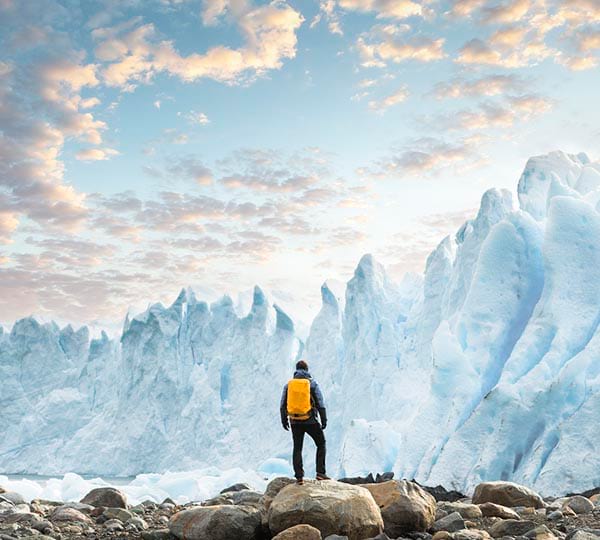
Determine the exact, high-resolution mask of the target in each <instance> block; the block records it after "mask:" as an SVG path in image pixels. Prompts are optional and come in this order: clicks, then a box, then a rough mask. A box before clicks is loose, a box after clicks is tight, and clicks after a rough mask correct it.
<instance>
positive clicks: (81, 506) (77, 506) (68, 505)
mask: <svg viewBox="0 0 600 540" xmlns="http://www.w3.org/2000/svg"><path fill="white" fill-rule="evenodd" d="M57 506H61V507H62V508H74V509H75V510H79V511H80V512H82V513H83V514H89V513H90V512H91V511H92V510H93V509H94V507H93V506H92V505H91V504H83V503H78V502H68V503H65V504H59V505H57Z"/></svg>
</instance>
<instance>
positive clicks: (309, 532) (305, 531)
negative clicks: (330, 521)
mask: <svg viewBox="0 0 600 540" xmlns="http://www.w3.org/2000/svg"><path fill="white" fill-rule="evenodd" d="M322 538H323V537H322V536H321V532H320V531H319V529H315V527H312V526H311V525H306V524H303V525H294V526H293V527H290V528H289V529H286V530H285V531H282V532H280V533H279V534H278V535H277V536H274V537H273V540H321V539H322Z"/></svg>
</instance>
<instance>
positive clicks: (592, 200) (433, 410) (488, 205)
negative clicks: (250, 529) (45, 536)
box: [0, 152, 600, 494]
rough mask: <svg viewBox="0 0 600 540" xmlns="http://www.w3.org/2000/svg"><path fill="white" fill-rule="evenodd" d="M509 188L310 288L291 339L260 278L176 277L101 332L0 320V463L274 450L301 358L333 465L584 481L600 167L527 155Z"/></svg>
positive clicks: (77, 465)
mask: <svg viewBox="0 0 600 540" xmlns="http://www.w3.org/2000/svg"><path fill="white" fill-rule="evenodd" d="M517 192H518V201H517V202H516V204H515V202H514V201H513V198H512V196H511V193H510V192H508V191H505V190H490V191H488V192H486V193H485V194H484V195H483V198H482V201H481V207H480V209H479V212H478V214H477V216H475V217H474V219H472V220H469V221H467V222H466V223H465V224H464V225H463V226H462V227H461V228H460V229H459V230H458V232H457V233H456V235H455V237H454V238H450V237H447V238H445V239H443V240H442V241H441V242H440V244H439V245H438V247H437V248H436V249H435V250H434V251H433V252H432V253H431V255H430V256H429V258H428V260H427V264H426V269H425V272H424V275H423V276H422V277H421V276H412V275H408V276H406V277H405V278H404V280H403V281H402V282H401V283H399V284H397V283H394V282H393V281H392V280H391V279H390V278H389V277H388V276H387V275H386V272H385V270H384V268H383V267H382V266H381V265H380V264H379V263H377V261H375V260H374V259H373V257H371V256H370V255H366V256H365V257H363V258H362V259H361V261H360V263H359V264H358V266H357V268H356V271H355V274H354V277H353V278H352V279H351V280H350V281H349V282H348V284H347V287H346V293H345V298H339V297H337V296H336V294H335V293H334V291H332V290H331V289H330V288H329V287H328V286H327V284H325V285H323V287H322V290H321V294H322V308H321V311H320V312H319V314H318V315H317V316H316V318H315V319H314V321H313V323H312V325H311V328H310V334H309V337H308V340H307V341H306V343H303V342H302V341H301V340H300V339H299V338H298V337H297V336H296V335H295V332H294V323H293V321H292V320H291V319H290V317H288V316H287V315H286V314H285V313H284V312H283V311H282V310H281V309H280V308H278V307H277V306H272V305H270V303H269V302H268V300H267V298H266V296H265V295H264V294H263V292H262V291H261V290H260V289H259V288H256V289H255V291H254V298H253V303H252V307H251V309H250V312H249V313H248V314H247V315H246V316H245V317H240V316H238V315H237V314H236V312H235V310H234V307H233V303H232V301H231V299H230V298H228V297H224V298H223V299H222V300H220V301H219V302H216V303H214V304H212V305H210V306H209V305H207V304H206V303H204V302H200V301H198V300H196V298H195V296H194V294H193V292H192V291H190V290H183V291H182V292H181V294H180V295H179V297H178V298H177V299H176V300H175V302H174V303H173V305H172V306H169V307H164V306H162V305H160V304H156V305H153V306H151V307H150V308H149V309H148V310H147V311H146V312H145V313H143V314H141V315H139V316H137V317H134V318H132V319H126V321H125V324H124V328H123V332H122V335H121V338H120V340H118V341H115V340H111V339H109V338H108V337H107V336H106V335H105V334H103V335H102V336H101V337H100V338H99V339H92V340H91V341H90V338H89V333H88V331H87V329H86V328H85V327H84V328H81V329H79V330H78V331H74V329H73V328H71V327H70V326H67V327H66V328H64V329H60V328H59V327H58V326H57V325H55V324H53V323H49V324H40V323H38V322H37V321H35V320H34V319H32V318H28V319H24V320H21V321H18V322H17V323H16V324H15V325H14V327H13V328H12V331H11V332H4V331H2V332H0V470H2V471H4V472H28V473H44V474H60V473H64V472H65V471H69V470H73V471H77V472H80V473H98V474H111V475H125V474H135V473H140V472H148V471H165V470H185V469H191V468H194V467H199V466H211V465H215V466H219V467H233V466H244V467H253V468H259V469H260V467H261V465H262V464H263V463H265V462H266V461H267V459H268V458H284V459H288V458H289V455H290V450H291V442H290V440H289V439H290V437H289V434H288V433H286V432H284V431H283V430H282V429H281V427H280V425H279V418H278V400H279V396H280V390H281V386H282V385H283V384H284V382H285V381H286V380H287V378H288V377H289V376H290V372H291V369H292V366H293V363H294V361H295V360H296V359H297V358H299V357H301V356H302V357H306V358H307V359H308V361H309V363H310V365H311V368H312V371H313V374H314V375H315V377H316V378H317V379H318V380H319V383H320V385H321V386H322V388H323V391H324V393H325V397H326V400H327V402H328V403H327V405H328V411H329V416H330V422H329V426H330V427H328V430H327V433H328V445H329V466H330V469H331V470H332V472H336V473H338V474H346V475H354V474H361V473H365V472H368V471H372V470H390V469H392V470H394V471H395V472H396V473H397V474H398V475H400V476H404V477H408V478H413V477H414V478H417V479H418V480H419V481H421V482H423V483H429V484H433V483H441V484H444V485H445V486H447V487H453V488H457V489H461V490H470V489H471V488H472V487H473V486H474V485H475V484H476V483H477V482H479V481H480V480H487V479H511V480H515V481H520V482H523V483H526V484H529V485H533V486H534V487H536V488H537V489H539V490H541V491H542V492H544V493H547V494H558V493H562V492H565V491H568V490H583V489H588V488H591V487H594V486H597V485H600V420H599V418H600V416H599V411H600V331H599V330H598V324H599V322H600V214H599V210H600V164H598V163H591V162H590V161H589V159H588V158H587V157H586V156H585V155H583V154H580V155H577V156H574V155H567V154H564V153H562V152H553V153H551V154H548V155H545V156H538V157H534V158H531V159H530V160H529V161H528V163H527V165H526V167H525V170H524V172H523V174H522V176H521V178H520V180H519V183H518V190H517ZM307 461H309V462H310V461H311V460H307Z"/></svg>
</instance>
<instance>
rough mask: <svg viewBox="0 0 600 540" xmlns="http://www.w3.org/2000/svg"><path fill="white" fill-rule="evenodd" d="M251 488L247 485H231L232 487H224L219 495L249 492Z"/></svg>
mask: <svg viewBox="0 0 600 540" xmlns="http://www.w3.org/2000/svg"><path fill="white" fill-rule="evenodd" d="M249 489H251V487H250V486H249V485H248V484H233V486H229V487H226V488H225V489H222V490H221V493H231V492H232V491H242V490H249Z"/></svg>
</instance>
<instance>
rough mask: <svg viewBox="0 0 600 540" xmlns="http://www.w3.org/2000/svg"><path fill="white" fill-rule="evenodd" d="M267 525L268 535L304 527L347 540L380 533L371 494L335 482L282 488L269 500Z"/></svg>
mask: <svg viewBox="0 0 600 540" xmlns="http://www.w3.org/2000/svg"><path fill="white" fill-rule="evenodd" d="M373 485H376V486H385V484H373ZM268 523H269V529H270V531H271V533H272V534H278V533H280V532H282V531H284V530H285V529H288V528H290V527H293V526H294V525H300V524H303V523H305V524H308V525H312V526H313V527H315V528H317V529H319V531H320V532H321V535H322V536H328V535H330V534H340V535H346V536H347V537H348V538H349V540H363V539H365V538H370V537H373V536H376V535H377V534H379V533H381V532H382V531H383V519H382V517H381V511H380V510H379V507H378V506H377V504H376V503H375V500H374V499H373V496H372V495H371V493H369V491H368V490H367V489H365V488H364V487H360V486H354V485H351V484H345V483H342V482H336V481H335V480H324V481H310V480H309V481H305V483H304V485H298V484H291V485H288V486H286V487H284V488H283V489H282V490H281V491H279V493H278V494H277V495H276V496H275V497H274V498H273V501H272V503H271V505H270V508H269V511H268Z"/></svg>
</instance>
